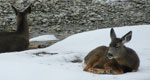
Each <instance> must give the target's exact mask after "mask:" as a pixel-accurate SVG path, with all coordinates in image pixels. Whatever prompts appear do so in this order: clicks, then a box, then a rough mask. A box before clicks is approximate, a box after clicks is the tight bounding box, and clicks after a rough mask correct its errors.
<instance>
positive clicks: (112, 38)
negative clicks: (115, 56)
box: [110, 28, 116, 40]
mask: <svg viewBox="0 0 150 80" xmlns="http://www.w3.org/2000/svg"><path fill="white" fill-rule="evenodd" d="M110 38H111V40H114V39H115V38H116V34H115V31H114V29H113V28H111V30H110Z"/></svg>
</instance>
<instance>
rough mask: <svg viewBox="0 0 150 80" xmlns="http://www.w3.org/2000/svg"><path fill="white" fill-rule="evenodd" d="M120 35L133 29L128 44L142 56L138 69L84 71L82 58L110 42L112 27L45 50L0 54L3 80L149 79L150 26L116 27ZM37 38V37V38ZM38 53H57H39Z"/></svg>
mask: <svg viewBox="0 0 150 80" xmlns="http://www.w3.org/2000/svg"><path fill="white" fill-rule="evenodd" d="M114 30H115V31H116V34H117V36H120V37H121V36H123V35H124V34H126V33H127V32H128V31H130V30H132V31H133V35H132V39H131V41H130V42H129V43H127V44H126V46H128V47H131V48H132V49H134V50H135V51H136V52H137V54H138V55H139V57H140V61H141V62H140V67H139V70H138V72H131V73H126V74H121V75H108V74H93V73H88V72H84V71H82V69H83V67H82V63H72V62H71V61H74V60H76V59H81V60H83V58H84V57H85V56H86V55H87V54H88V52H89V51H91V50H92V49H94V48H96V47H98V46H101V45H106V46H108V45H109V43H110V35H109V34H110V28H108V29H100V30H94V31H89V32H84V33H79V34H76V35H72V36H70V37H68V38H66V39H64V40H62V41H60V42H58V43H56V44H54V45H52V46H49V47H47V48H43V49H34V50H26V51H21V52H11V53H4V54H0V80H150V36H149V35H150V25H139V26H133V27H130V26H125V27H120V28H114ZM37 40H38V39H37ZM37 52H48V53H50V54H51V53H58V54H56V55H49V54H45V55H42V54H41V55H40V56H37V55H35V53H37Z"/></svg>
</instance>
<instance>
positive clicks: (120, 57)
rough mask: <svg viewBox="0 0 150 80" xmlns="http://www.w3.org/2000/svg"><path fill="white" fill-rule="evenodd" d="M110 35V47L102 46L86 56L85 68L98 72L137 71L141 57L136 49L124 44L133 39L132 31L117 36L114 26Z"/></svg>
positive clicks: (85, 69)
mask: <svg viewBox="0 0 150 80" xmlns="http://www.w3.org/2000/svg"><path fill="white" fill-rule="evenodd" d="M110 37H111V43H110V45H109V47H106V46H100V47H98V48H96V49H94V50H92V51H91V52H90V53H89V54H88V55H87V56H86V57H85V58H84V64H85V68H84V69H83V70H84V71H88V72H92V73H97V74H103V73H106V74H122V73H126V72H136V71H137V70H138V67H139V63H140V60H139V57H138V56H137V54H136V52H135V51H134V50H132V49H131V48H128V47H126V46H125V45H124V44H125V43H127V42H129V41H130V40H131V37H132V31H130V32H128V33H127V34H125V35H124V36H123V37H122V38H117V37H116V34H115V31H114V29H113V28H112V29H111V31H110Z"/></svg>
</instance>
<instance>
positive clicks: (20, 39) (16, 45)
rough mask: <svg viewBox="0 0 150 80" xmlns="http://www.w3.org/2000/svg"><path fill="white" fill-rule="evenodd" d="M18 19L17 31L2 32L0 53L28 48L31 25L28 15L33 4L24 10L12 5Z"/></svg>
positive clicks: (0, 35) (0, 33)
mask: <svg viewBox="0 0 150 80" xmlns="http://www.w3.org/2000/svg"><path fill="white" fill-rule="evenodd" d="M12 9H13V10H14V12H15V14H16V19H17V31H15V32H0V37H1V39H0V53H2V52H12V51H22V50H26V49H28V46H29V27H28V20H27V15H28V14H29V13H31V5H29V6H28V7H27V8H26V9H25V10H24V11H22V12H21V11H18V10H17V9H16V8H15V7H14V6H12Z"/></svg>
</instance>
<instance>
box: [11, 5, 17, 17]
mask: <svg viewBox="0 0 150 80" xmlns="http://www.w3.org/2000/svg"><path fill="white" fill-rule="evenodd" d="M11 7H12V9H13V10H14V12H15V14H16V15H17V14H18V10H17V9H16V8H15V7H14V6H12V5H11Z"/></svg>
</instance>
